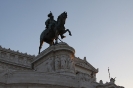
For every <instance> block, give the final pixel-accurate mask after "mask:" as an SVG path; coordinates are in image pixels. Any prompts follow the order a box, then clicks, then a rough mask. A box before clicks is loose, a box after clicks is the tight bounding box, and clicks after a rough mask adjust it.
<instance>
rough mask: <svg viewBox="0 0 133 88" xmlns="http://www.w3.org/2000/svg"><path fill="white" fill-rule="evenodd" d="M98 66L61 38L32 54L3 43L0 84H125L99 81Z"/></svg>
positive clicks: (2, 87) (1, 87)
mask: <svg viewBox="0 0 133 88" xmlns="http://www.w3.org/2000/svg"><path fill="white" fill-rule="evenodd" d="M97 73H98V69H96V68H95V67H93V66H92V65H91V64H90V63H89V62H88V61H87V60H86V57H85V58H83V59H81V58H79V57H76V56H75V49H74V48H72V47H71V46H69V45H68V44H66V43H64V42H61V43H59V44H57V45H53V46H51V47H48V48H47V49H45V50H43V51H42V52H41V53H40V54H39V55H37V56H32V55H28V54H27V53H20V52H19V51H13V50H11V49H5V48H3V47H0V88H124V87H121V86H117V85H116V84H115V80H114V79H113V78H111V80H110V82H108V83H105V84H104V83H103V82H102V80H101V81H100V82H96V74H97Z"/></svg>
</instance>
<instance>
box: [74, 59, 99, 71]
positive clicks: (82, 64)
mask: <svg viewBox="0 0 133 88" xmlns="http://www.w3.org/2000/svg"><path fill="white" fill-rule="evenodd" d="M74 60H75V65H77V66H80V67H83V68H86V69H88V70H91V71H94V72H95V73H98V69H95V68H94V67H93V66H92V65H91V64H90V63H89V62H87V61H86V60H83V59H80V58H79V57H78V58H77V57H75V59H74Z"/></svg>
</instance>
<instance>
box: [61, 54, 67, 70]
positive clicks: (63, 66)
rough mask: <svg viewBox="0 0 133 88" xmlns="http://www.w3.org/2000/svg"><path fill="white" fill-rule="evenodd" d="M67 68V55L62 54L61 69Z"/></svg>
mask: <svg viewBox="0 0 133 88" xmlns="http://www.w3.org/2000/svg"><path fill="white" fill-rule="evenodd" d="M66 68H67V61H66V56H65V55H62V56H61V69H66Z"/></svg>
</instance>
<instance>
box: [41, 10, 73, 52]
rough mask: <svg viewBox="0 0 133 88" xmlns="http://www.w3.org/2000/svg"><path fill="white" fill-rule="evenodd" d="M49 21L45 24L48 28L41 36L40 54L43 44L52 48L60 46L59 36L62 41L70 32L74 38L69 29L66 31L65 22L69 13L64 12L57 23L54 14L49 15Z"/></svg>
mask: <svg viewBox="0 0 133 88" xmlns="http://www.w3.org/2000/svg"><path fill="white" fill-rule="evenodd" d="M48 17H49V18H48V19H47V20H46V22H45V25H46V28H45V30H44V31H43V32H42V33H41V35H40V46H39V54H40V50H41V48H42V44H43V42H46V43H48V44H49V45H50V46H52V45H55V44H58V39H59V38H58V36H59V35H60V37H61V39H63V38H65V37H66V36H64V35H63V34H64V33H66V32H69V35H70V36H72V34H71V31H70V30H69V29H65V26H64V24H65V21H66V18H67V12H63V13H62V14H60V15H59V16H58V18H57V21H55V20H54V16H53V14H52V12H51V11H50V13H49V14H48ZM54 40H55V43H54Z"/></svg>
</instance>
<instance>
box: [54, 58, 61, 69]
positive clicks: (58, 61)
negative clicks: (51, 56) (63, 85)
mask: <svg viewBox="0 0 133 88" xmlns="http://www.w3.org/2000/svg"><path fill="white" fill-rule="evenodd" d="M59 69H60V58H59V56H56V58H55V70H59Z"/></svg>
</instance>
